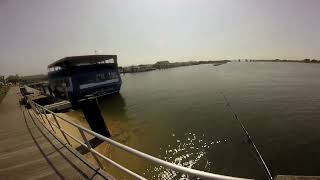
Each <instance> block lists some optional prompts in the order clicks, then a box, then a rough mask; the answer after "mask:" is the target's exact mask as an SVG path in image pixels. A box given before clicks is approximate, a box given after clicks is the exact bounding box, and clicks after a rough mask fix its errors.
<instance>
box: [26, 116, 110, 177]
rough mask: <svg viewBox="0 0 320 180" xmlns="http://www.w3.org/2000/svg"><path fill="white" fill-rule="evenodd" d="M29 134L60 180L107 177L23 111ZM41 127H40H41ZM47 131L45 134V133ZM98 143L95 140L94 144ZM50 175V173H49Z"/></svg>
mask: <svg viewBox="0 0 320 180" xmlns="http://www.w3.org/2000/svg"><path fill="white" fill-rule="evenodd" d="M22 112H23V117H24V120H25V123H26V127H27V129H28V132H29V133H30V135H31V138H32V139H33V141H34V143H35V145H36V147H37V149H38V150H39V152H40V153H41V155H42V156H43V158H44V160H45V161H46V162H47V164H48V165H49V166H50V168H51V169H52V170H53V172H54V174H55V175H57V176H58V178H59V179H70V178H71V179H74V178H76V179H94V178H97V177H98V178H101V177H102V179H105V178H106V177H105V176H104V175H102V174H101V173H100V172H99V169H100V168H94V167H92V166H91V165H90V164H88V163H87V162H86V161H84V160H83V159H81V158H79V157H78V156H77V155H76V154H74V152H72V151H71V150H69V149H68V148H66V147H65V146H64V145H65V144H62V142H61V141H59V140H58V139H56V138H55V137H54V136H53V135H52V134H51V133H50V132H49V131H48V130H47V129H46V128H44V127H41V126H43V125H42V124H41V123H39V122H36V121H37V120H36V119H35V118H36V117H33V116H32V115H31V113H30V112H29V111H28V110H27V111H26V110H22ZM39 126H40V127H39ZM44 131H45V132H44ZM94 143H97V142H95V141H94V140H93V142H92V144H94ZM49 174H50V173H49Z"/></svg>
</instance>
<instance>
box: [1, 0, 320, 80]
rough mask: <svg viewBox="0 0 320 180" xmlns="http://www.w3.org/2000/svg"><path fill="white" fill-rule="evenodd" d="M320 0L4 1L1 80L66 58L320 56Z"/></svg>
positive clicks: (136, 60)
mask: <svg viewBox="0 0 320 180" xmlns="http://www.w3.org/2000/svg"><path fill="white" fill-rule="evenodd" d="M319 9H320V1H319V0H54V1H52V0H28V1H26V0H0V75H9V74H19V75H32V74H39V73H46V72H47V65H48V64H50V63H52V62H53V61H56V60H58V59H61V58H63V57H65V56H76V55H88V54H95V51H97V53H98V54H116V55H118V61H119V65H122V66H128V65H134V64H148V63H149V64H150V63H155V62H157V61H160V60H169V61H172V62H177V61H189V60H219V59H239V58H240V59H246V58H248V59H275V58H280V59H304V58H310V59H313V58H316V59H320V23H319V22H320V10H319Z"/></svg>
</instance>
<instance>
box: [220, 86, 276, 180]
mask: <svg viewBox="0 0 320 180" xmlns="http://www.w3.org/2000/svg"><path fill="white" fill-rule="evenodd" d="M221 94H222V96H223V98H224V100H225V102H226V104H227V106H228V107H229V110H230V111H231V112H232V114H233V116H234V118H235V119H236V120H237V121H238V122H239V123H240V125H241V128H242V130H243V131H244V132H245V134H246V136H247V137H248V139H249V142H250V144H251V145H252V146H253V148H254V150H255V151H256V153H257V154H258V156H259V159H260V161H261V163H262V164H263V167H264V169H265V171H266V172H267V174H268V176H269V178H270V180H273V177H272V175H271V172H270V170H269V168H268V166H267V164H266V163H265V162H264V160H263V158H262V156H261V154H260V152H259V150H258V148H257V147H256V145H255V144H254V142H253V140H252V139H251V137H250V135H249V133H248V131H247V129H246V128H245V127H244V125H243V123H242V121H241V120H240V119H239V118H238V115H237V114H236V113H235V111H234V110H233V109H232V107H231V104H230V102H229V101H228V99H227V97H226V96H225V95H224V93H223V92H221Z"/></svg>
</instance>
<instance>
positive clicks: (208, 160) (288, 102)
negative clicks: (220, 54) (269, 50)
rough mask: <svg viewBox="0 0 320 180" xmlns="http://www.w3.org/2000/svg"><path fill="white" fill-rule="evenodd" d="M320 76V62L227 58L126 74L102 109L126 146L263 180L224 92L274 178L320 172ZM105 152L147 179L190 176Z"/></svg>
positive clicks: (116, 136) (192, 165)
mask: <svg viewBox="0 0 320 180" xmlns="http://www.w3.org/2000/svg"><path fill="white" fill-rule="evenodd" d="M319 77H320V66H319V65H318V64H302V63H228V64H226V65H221V66H212V65H199V66H189V67H180V68H174V69H166V70H157V71H151V72H145V73H137V74H126V75H123V76H122V78H123V87H122V89H121V93H120V95H117V96H113V97H108V98H105V99H103V100H102V101H101V107H102V110H103V115H104V117H105V119H106V122H107V124H108V125H109V126H113V127H112V128H111V127H110V128H111V129H112V130H113V131H114V132H112V133H113V135H114V136H113V138H114V139H115V140H117V141H119V142H121V143H124V144H126V145H128V146H130V147H133V148H136V149H138V150H140V151H143V152H146V153H148V154H151V155H154V156H156V157H159V158H161V159H164V160H167V161H170V162H173V163H176V164H180V165H183V166H186V167H190V168H195V169H199V170H203V171H208V172H213V173H218V174H225V175H230V176H238V177H247V178H256V179H265V178H266V174H265V172H264V170H263V168H262V166H261V164H260V163H259V162H258V160H257V157H256V155H255V153H254V151H253V149H252V147H251V146H250V145H249V144H248V141H247V139H246V136H245V134H244V133H243V132H242V130H241V127H240V125H239V123H238V122H237V121H236V120H235V119H234V117H233V116H232V114H231V112H230V111H229V109H228V108H227V107H226V103H225V101H224V99H223V96H222V95H221V92H223V93H224V94H225V95H226V96H227V98H228V100H229V101H230V103H231V106H232V107H233V109H234V110H235V112H236V113H237V114H238V116H239V118H240V119H241V120H242V121H243V123H244V125H245V126H246V128H247V130H248V131H249V133H250V135H251V136H252V138H253V140H254V141H255V143H256V145H257V147H258V149H259V150H260V152H261V154H262V155H263V157H264V159H265V161H266V163H267V164H268V166H269V167H270V170H271V171H272V174H273V175H277V174H296V175H319V168H320V153H319V151H320V136H319V135H320V132H319V127H320V126H319V125H320V122H319V119H320V111H319V107H320V92H319V88H320V82H319ZM112 130H111V131H112ZM108 156H110V157H111V158H112V159H114V160H115V161H117V162H120V163H122V164H123V165H124V166H125V167H128V168H129V169H131V170H134V171H136V172H138V173H139V174H141V175H144V176H145V177H147V178H149V179H186V178H189V179H194V177H187V176H186V175H183V174H181V173H176V172H174V171H171V170H168V169H165V168H163V167H158V166H155V165H153V164H152V163H146V162H145V161H143V160H141V159H139V158H136V157H133V156H131V155H129V154H127V153H126V152H122V151H119V150H115V149H113V148H111V149H108ZM108 169H109V171H111V172H113V173H115V174H116V176H117V177H118V178H128V177H126V176H124V175H123V174H122V173H121V172H118V171H116V170H115V169H114V168H112V167H108Z"/></svg>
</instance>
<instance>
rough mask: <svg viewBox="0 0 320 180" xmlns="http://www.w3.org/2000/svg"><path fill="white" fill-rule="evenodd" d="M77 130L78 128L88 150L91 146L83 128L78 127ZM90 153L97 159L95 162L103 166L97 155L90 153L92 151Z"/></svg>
mask: <svg viewBox="0 0 320 180" xmlns="http://www.w3.org/2000/svg"><path fill="white" fill-rule="evenodd" d="M78 130H79V132H80V134H81V136H82V139H83V140H84V142H85V143H86V145H87V146H88V150H89V151H90V149H92V147H91V144H90V143H89V141H88V139H87V137H86V135H85V134H84V133H83V130H82V129H80V128H78ZM90 152H91V151H90ZM91 154H92V156H93V158H94V159H95V160H96V161H97V163H98V165H99V166H100V168H103V166H102V164H101V162H100V160H99V159H98V157H97V155H96V154H94V153H92V152H91Z"/></svg>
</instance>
